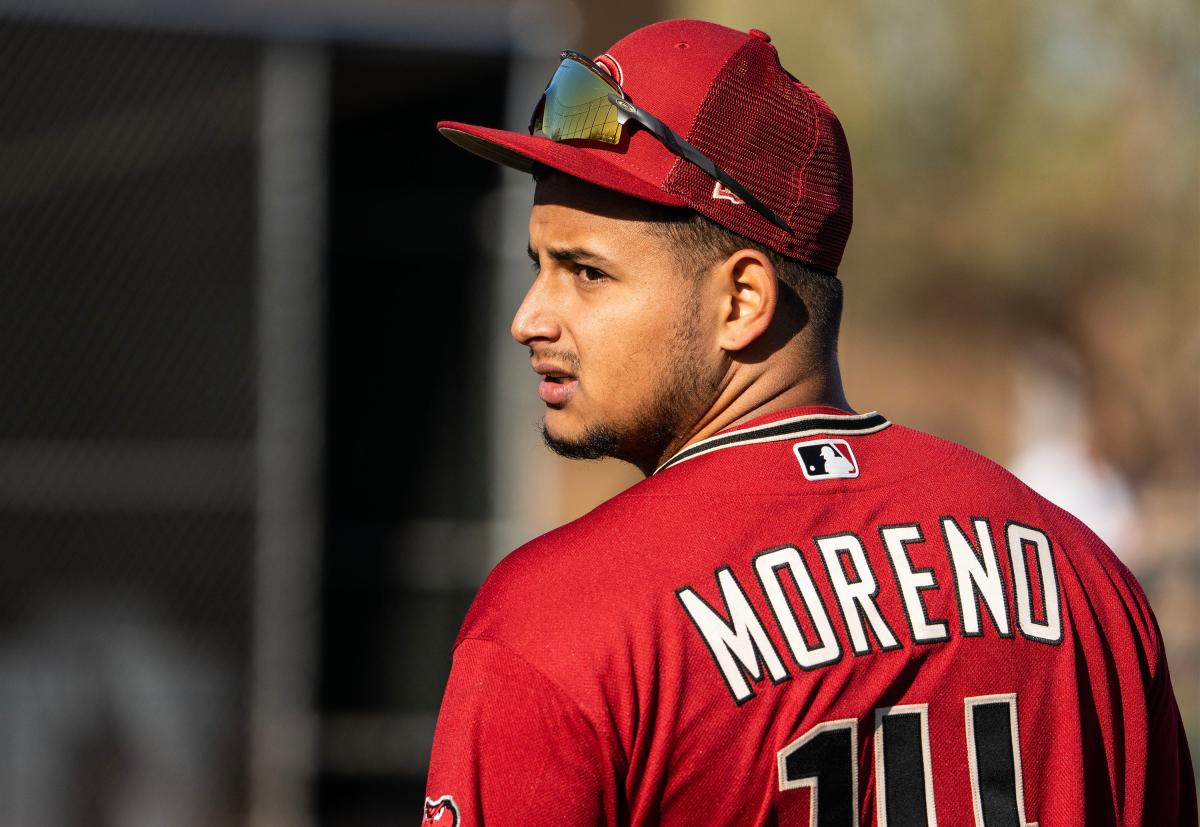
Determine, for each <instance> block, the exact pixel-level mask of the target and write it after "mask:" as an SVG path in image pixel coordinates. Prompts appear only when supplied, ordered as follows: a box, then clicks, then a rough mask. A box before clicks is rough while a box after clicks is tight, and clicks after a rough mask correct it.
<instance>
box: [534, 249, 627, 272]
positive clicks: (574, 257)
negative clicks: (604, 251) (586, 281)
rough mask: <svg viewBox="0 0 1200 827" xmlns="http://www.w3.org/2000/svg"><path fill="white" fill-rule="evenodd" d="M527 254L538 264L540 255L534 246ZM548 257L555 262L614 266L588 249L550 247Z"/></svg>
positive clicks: (547, 250) (547, 252)
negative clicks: (578, 262)
mask: <svg viewBox="0 0 1200 827" xmlns="http://www.w3.org/2000/svg"><path fill="white" fill-rule="evenodd" d="M527 252H528V253H529V258H530V259H532V260H533V261H534V262H537V260H538V254H537V251H535V250H534V249H533V245H530V246H529V248H528V250H527ZM546 255H548V256H550V258H552V259H554V260H555V261H580V262H588V263H590V264H598V265H600V266H601V267H609V266H611V265H612V262H611V261H609V260H608V259H606V258H605V257H604V256H602V255H600V254H599V253H596V252H593V251H592V250H589V249H587V248H586V247H548V248H547V249H546Z"/></svg>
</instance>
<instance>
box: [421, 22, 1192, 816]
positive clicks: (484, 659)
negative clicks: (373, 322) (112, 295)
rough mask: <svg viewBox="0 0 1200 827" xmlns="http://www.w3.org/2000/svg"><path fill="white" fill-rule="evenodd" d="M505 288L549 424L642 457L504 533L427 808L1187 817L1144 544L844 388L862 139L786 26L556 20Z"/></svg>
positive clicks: (566, 437) (455, 686) (523, 142)
mask: <svg viewBox="0 0 1200 827" xmlns="http://www.w3.org/2000/svg"><path fill="white" fill-rule="evenodd" d="M440 128H441V130H442V132H443V133H444V134H445V135H446V136H447V137H448V138H450V139H451V140H452V141H454V142H456V143H458V144H460V145H462V146H463V147H465V148H467V149H469V150H471V151H473V152H475V153H477V154H479V155H483V156H484V157H486V158H489V159H491V160H494V161H498V162H501V163H504V164H508V165H510V166H514V167H517V168H518V169H524V170H526V171H531V172H534V173H535V176H536V178H537V187H536V193H535V197H534V206H533V210H532V213H531V215H530V221H529V253H530V256H531V258H532V259H533V262H534V265H535V270H536V276H535V277H534V278H533V280H532V285H531V287H530V289H529V293H528V295H527V296H526V298H525V301H524V302H523V303H522V305H521V307H520V309H519V310H518V311H517V314H516V317H515V318H514V320H513V325H512V333H513V336H514V338H516V339H517V341H518V342H520V343H521V344H523V345H525V346H526V347H528V348H529V350H530V354H531V361H532V367H533V370H534V371H536V372H537V373H538V374H540V375H541V377H542V378H541V383H540V385H539V386H538V393H539V395H540V396H541V398H542V400H543V401H544V402H545V405H546V417H545V423H544V429H545V436H546V441H547V443H548V444H549V445H550V447H552V448H553V449H554V450H556V451H559V452H560V453H563V454H566V455H568V456H577V457H598V456H614V457H619V458H621V459H624V460H626V461H628V462H631V463H633V464H635V465H636V466H638V467H639V468H640V469H642V471H644V472H645V473H646V474H647V479H646V480H644V481H643V482H641V483H639V484H638V485H636V486H634V487H633V488H631V489H630V490H628V491H626V492H625V493H623V494H621V495H619V496H617V497H615V498H614V499H612V500H610V501H609V502H607V503H605V504H604V505H602V506H600V507H599V508H597V509H596V510H595V511H593V512H592V513H590V514H588V515H587V516H585V517H583V518H581V519H579V520H577V521H575V522H573V523H571V524H569V525H567V526H564V527H562V528H560V529H558V530H556V531H554V532H551V533H550V534H547V535H545V536H544V537H541V538H539V539H537V540H535V541H533V542H532V543H530V544H528V545H527V546H525V547H523V548H521V549H518V550H517V551H515V552H514V553H513V554H511V555H510V556H509V557H508V558H506V559H505V560H504V561H503V562H502V563H501V564H500V565H499V566H497V568H496V570H495V571H494V572H493V573H492V575H491V576H490V577H489V578H488V581H487V583H486V584H485V585H484V586H483V588H482V590H481V591H480V594H479V597H478V598H477V600H476V601H475V604H474V606H473V607H472V609H471V611H470V613H469V615H468V617H467V619H466V621H465V623H464V625H463V629H462V632H461V634H460V636H459V640H458V643H457V645H456V647H455V651H454V665H453V671H452V673H451V676H450V681H449V685H448V686H447V688H446V695H445V699H444V701H443V705H442V710H441V714H440V717H439V719H438V728H437V735H436V740H435V743H434V750H433V757H432V761H431V766H430V774H429V782H428V794H429V797H428V799H427V801H426V809H425V820H426V822H427V823H432V824H439V825H443V824H463V825H466V824H472V825H474V824H484V823H487V824H495V825H508V824H529V823H553V824H609V825H617V824H660V823H661V824H703V825H741V824H763V825H766V824H796V825H818V826H819V827H832V826H833V825H858V824H866V823H869V824H875V823H878V824H887V825H892V826H893V827H895V825H922V827H926V826H927V825H934V824H938V823H941V824H943V825H946V824H972V823H973V824H976V825H986V827H999V825H1005V826H1006V827H1008V826H1009V825H1011V826H1013V827H1024V825H1028V824H1040V825H1042V827H1049V825H1058V824H1064V825H1066V824H1069V825H1079V824H1085V823H1086V824H1088V825H1099V824H1114V825H1115V824H1126V825H1128V824H1155V825H1158V824H1177V823H1195V818H1196V816H1195V812H1196V809H1195V808H1196V804H1195V790H1194V785H1193V781H1192V770H1191V765H1190V759H1189V756H1188V751H1187V745H1186V742H1185V740H1184V736H1183V732H1182V728H1181V725H1180V720H1179V712H1178V709H1177V708H1176V705H1175V700H1174V696H1173V694H1172V690H1171V683H1170V678H1169V677H1168V673H1167V664H1166V660H1165V657H1164V654H1163V646H1162V640H1161V638H1160V636H1159V633H1158V629H1157V626H1156V625H1155V622H1154V618H1153V615H1152V614H1151V611H1150V607H1149V606H1148V604H1147V602H1146V598H1145V596H1144V595H1143V594H1142V592H1141V590H1140V588H1139V587H1138V585H1137V583H1136V582H1135V581H1134V579H1133V577H1132V576H1131V575H1130V573H1129V572H1128V571H1127V570H1126V569H1125V568H1124V567H1123V566H1122V565H1121V563H1119V562H1118V561H1117V560H1116V558H1115V557H1114V556H1113V555H1112V553H1111V552H1110V551H1109V550H1108V549H1107V548H1106V547H1105V546H1104V545H1103V543H1101V542H1100V541H1099V540H1098V539H1097V538H1096V537H1095V535H1093V534H1092V533H1091V532H1090V531H1089V530H1088V529H1087V528H1086V527H1084V526H1083V525H1082V524H1081V523H1079V521H1077V520H1075V519H1074V518H1072V517H1071V516H1070V515H1069V514H1067V513H1065V512H1063V511H1061V510H1060V509H1058V508H1056V507H1055V506H1053V505H1051V504H1050V503H1049V502H1047V501H1045V500H1043V499H1042V498H1040V497H1038V496H1037V495H1036V494H1034V493H1033V492H1032V491H1030V490H1029V489H1028V488H1026V487H1025V486H1024V485H1022V484H1021V483H1020V482H1018V481H1017V480H1016V479H1015V478H1013V477H1012V476H1011V475H1009V474H1008V473H1007V472H1005V471H1004V470H1003V469H1001V468H1000V467H998V466H996V465H995V464H993V463H991V462H990V461H988V460H986V459H984V458H982V457H980V456H978V455H976V454H973V453H971V452H970V451H968V450H966V449H965V448H962V447H960V446H958V445H954V444H951V443H948V442H945V441H942V440H940V439H936V438H934V437H931V436H927V435H925V434H921V433H918V432H916V431H912V430H909V429H907V428H904V427H902V426H899V425H893V424H891V423H889V422H888V420H887V419H885V418H884V417H883V416H881V415H879V414H877V413H863V414H859V413H854V412H853V411H852V410H851V409H850V406H849V404H848V403H847V402H846V400H845V398H844V396H843V393H842V388H841V382H840V379H839V374H838V366H837V360H836V339H837V330H838V321H839V316H840V310H841V285H840V282H839V281H838V280H837V278H836V276H835V275H834V274H835V273H836V271H837V267H838V263H839V261H840V258H841V255H842V249H843V247H844V245H845V242H846V239H847V236H848V235H849V231H850V213H851V184H850V158H849V153H848V150H847V147H846V143H845V139H844V137H843V134H842V131H841V128H840V126H839V124H838V121H837V119H836V118H835V117H834V115H833V113H832V112H831V111H830V110H829V108H828V107H827V106H826V105H825V103H824V102H823V101H822V100H821V99H820V98H819V97H817V95H816V94H814V93H813V92H812V91H811V90H810V89H808V88H807V87H805V86H804V85H803V84H801V83H799V82H798V81H796V80H795V79H794V78H792V77H791V76H790V75H788V74H787V72H786V71H784V69H783V68H782V67H781V66H780V65H779V62H778V57H777V55H776V53H775V50H774V48H773V47H772V46H771V45H770V39H769V38H768V37H767V35H765V34H764V33H762V32H759V31H751V32H750V33H749V34H746V33H741V32H736V31H733V30H730V29H726V28H723V27H720V26H715V25H711V24H707V23H701V22H696V21H673V22H668V23H660V24H656V25H653V26H649V27H647V28H644V29H641V30H639V31H636V32H634V33H633V34H631V35H629V36H628V37H626V38H625V39H623V40H621V41H620V42H619V43H617V44H616V45H615V46H613V48H612V49H611V50H610V51H609V52H607V53H606V54H604V55H601V56H599V57H597V58H595V60H590V59H588V58H586V57H584V56H582V55H576V54H574V53H564V54H563V62H562V64H561V65H560V67H559V69H558V71H557V72H556V73H555V74H554V76H553V78H552V80H551V82H550V84H549V86H548V87H547V89H546V93H545V95H544V96H543V98H542V100H541V102H539V103H538V105H537V107H536V109H535V111H534V116H533V122H532V123H531V127H530V131H531V133H532V134H531V135H519V134H514V133H508V132H502V131H499V130H493V129H486V128H482V127H477V126H468V125H464V124H456V123H443V124H441V125H440Z"/></svg>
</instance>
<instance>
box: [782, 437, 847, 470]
mask: <svg viewBox="0 0 1200 827" xmlns="http://www.w3.org/2000/svg"><path fill="white" fill-rule="evenodd" d="M792 450H793V451H795V452H796V459H797V460H799V461H800V470H801V471H803V472H804V478H805V479H810V480H839V479H841V480H845V479H853V478H855V477H857V476H858V459H856V458H855V456H854V451H852V450H851V449H850V443H848V442H846V440H844V439H813V440H809V441H808V442H797V443H796V444H795V445H793V446H792Z"/></svg>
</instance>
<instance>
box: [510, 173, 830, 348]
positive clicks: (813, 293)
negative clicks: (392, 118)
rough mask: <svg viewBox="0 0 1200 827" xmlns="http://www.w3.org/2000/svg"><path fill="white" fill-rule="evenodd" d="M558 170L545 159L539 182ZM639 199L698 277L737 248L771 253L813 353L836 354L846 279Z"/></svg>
mask: <svg viewBox="0 0 1200 827" xmlns="http://www.w3.org/2000/svg"><path fill="white" fill-rule="evenodd" d="M555 174H559V175H561V174H563V173H559V172H558V171H557V170H555V169H553V168H551V167H548V166H545V165H544V164H541V163H536V162H535V163H534V165H533V179H534V181H537V182H541V181H545V180H546V178H548V177H549V176H551V175H555ZM630 200H631V201H636V199H633V198H631V199H630ZM637 203H638V204H639V205H640V206H641V207H642V208H643V212H644V213H645V217H646V222H647V224H648V225H649V229H650V231H651V232H652V233H654V234H656V235H658V236H659V237H661V238H662V239H664V240H665V241H666V242H667V243H668V244H670V245H671V249H672V252H673V253H674V255H675V260H676V261H677V262H678V264H679V267H680V269H681V270H683V271H684V272H685V273H688V274H694V275H695V276H696V277H697V278H698V277H699V276H700V275H702V274H704V273H706V272H708V270H709V268H711V267H712V266H713V265H715V264H718V263H720V262H721V261H724V260H725V259H726V258H728V257H729V256H730V255H732V254H733V253H735V252H737V251H738V250H743V249H751V250H758V251H759V252H761V253H763V254H764V255H766V257H767V258H768V259H769V260H770V262H771V264H772V266H774V268H775V274H776V275H777V276H778V277H779V281H780V282H781V283H782V284H783V286H784V288H785V289H783V290H781V291H780V305H781V309H782V310H783V312H784V313H785V314H786V316H787V318H788V319H789V320H790V321H791V322H792V323H793V324H794V325H795V326H796V327H797V328H803V327H807V328H808V329H809V334H808V337H807V338H808V342H809V348H808V358H809V359H810V360H811V361H813V362H825V361H827V360H829V359H831V358H833V357H834V356H835V354H836V353H837V340H838V332H839V330H840V328H841V324H842V282H841V280H839V279H838V277H837V276H835V275H833V274H832V273H826V272H825V271H823V270H819V269H817V268H816V267H813V266H812V265H809V264H806V263H805V262H803V261H800V260H799V259H794V258H789V257H788V256H785V255H782V254H780V253H777V252H775V251H774V250H771V249H769V248H767V247H764V246H763V245H762V244H759V243H758V242H757V241H752V240H750V239H748V238H746V237H745V236H742V235H738V234H737V233H735V232H733V231H732V230H727V229H726V228H724V227H722V226H721V225H720V224H717V223H716V222H715V221H711V220H709V219H708V218H706V217H704V216H703V215H700V213H698V212H696V211H694V210H689V209H687V208H686V207H667V206H663V205H661V204H653V203H651V202H649V201H637Z"/></svg>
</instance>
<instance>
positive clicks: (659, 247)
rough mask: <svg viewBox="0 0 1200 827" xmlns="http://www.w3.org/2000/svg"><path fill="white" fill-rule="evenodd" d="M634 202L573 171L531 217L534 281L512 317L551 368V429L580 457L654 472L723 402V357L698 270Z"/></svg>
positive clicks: (516, 332) (545, 388) (540, 368)
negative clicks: (690, 269)
mask: <svg viewBox="0 0 1200 827" xmlns="http://www.w3.org/2000/svg"><path fill="white" fill-rule="evenodd" d="M642 215H643V213H642V211H641V209H640V208H639V207H638V205H637V203H636V202H632V201H630V200H628V199H625V198H622V197H621V196H617V195H615V194H612V193H609V192H608V191H606V190H602V189H599V188H596V187H592V186H589V185H587V184H583V183H581V182H579V181H577V180H575V179H572V178H569V177H567V176H565V175H557V174H555V175H551V176H550V177H549V178H548V179H546V180H544V181H542V182H540V183H539V184H538V188H537V194H536V197H535V200H534V207H533V211H532V213H531V214H530V217H529V247H530V255H531V257H532V258H533V260H534V267H535V270H536V276H535V279H534V282H533V285H532V286H531V287H530V289H529V292H528V294H527V295H526V296H525V300H524V302H522V304H521V307H520V309H519V310H518V311H517V314H516V316H515V318H514V319H513V324H512V335H513V338H515V339H516V340H517V341H518V342H520V343H521V344H523V345H526V346H527V347H528V348H529V349H530V358H531V362H532V366H533V369H534V370H535V371H537V372H538V373H539V374H542V377H543V378H542V381H541V383H540V385H539V386H538V394H539V396H540V397H541V398H542V401H543V402H544V403H545V405H546V419H545V423H544V433H545V436H546V442H547V444H548V445H549V446H550V447H551V448H553V449H554V450H555V451H558V452H559V453H561V454H563V455H565V456H572V457H580V458H596V457H601V456H614V457H618V458H620V459H624V460H627V461H629V462H632V463H634V464H635V465H637V466H638V467H640V468H642V470H644V471H646V470H648V469H649V470H652V469H653V468H654V467H655V464H656V463H657V462H660V461H662V460H663V459H665V458H666V457H665V456H663V454H664V452H666V451H667V449H668V448H671V447H678V446H676V445H675V443H676V442H677V441H678V439H679V437H680V436H681V434H682V435H686V433H685V431H686V429H688V428H689V427H691V426H694V424H695V422H696V420H697V419H698V418H699V417H700V416H702V415H703V414H704V413H705V412H706V411H707V410H708V407H709V405H711V403H712V401H713V399H714V398H715V394H716V388H717V385H718V383H719V372H720V370H721V358H722V353H721V351H720V349H719V348H717V347H716V345H715V338H714V337H713V336H711V335H710V334H708V333H706V331H708V330H711V329H712V328H713V325H711V324H706V322H707V321H708V319H706V317H705V314H706V311H705V309H704V308H705V304H706V303H705V301H704V291H703V288H702V286H701V285H698V284H697V282H696V280H697V278H699V277H698V276H696V275H694V274H691V273H684V272H682V271H681V269H680V267H679V264H678V263H677V261H676V259H675V256H674V255H673V254H672V252H671V250H670V248H669V246H668V244H667V242H666V241H665V240H664V239H662V238H661V237H659V236H657V235H655V234H653V233H652V232H650V231H649V230H648V228H647V227H646V225H645V223H644V221H642V220H640V219H641V217H642Z"/></svg>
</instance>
